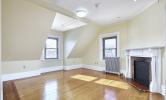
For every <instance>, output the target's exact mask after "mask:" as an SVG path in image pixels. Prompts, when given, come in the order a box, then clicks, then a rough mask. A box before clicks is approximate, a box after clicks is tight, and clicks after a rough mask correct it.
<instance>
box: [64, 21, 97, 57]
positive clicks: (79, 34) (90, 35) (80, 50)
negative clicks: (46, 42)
mask: <svg viewBox="0 0 166 100" xmlns="http://www.w3.org/2000/svg"><path fill="white" fill-rule="evenodd" d="M98 29H99V27H98V26H96V25H95V24H88V25H86V26H83V27H80V28H77V29H74V30H70V31H66V32H65V33H64V36H65V42H64V43H65V45H64V49H65V53H66V54H65V57H66V58H79V57H82V56H83V55H84V53H85V51H86V49H87V47H88V46H89V45H90V43H91V42H92V41H93V40H94V39H95V38H96V36H97V31H98Z"/></svg>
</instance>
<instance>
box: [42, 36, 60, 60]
mask: <svg viewBox="0 0 166 100" xmlns="http://www.w3.org/2000/svg"><path fill="white" fill-rule="evenodd" d="M47 39H53V40H56V41H57V42H56V44H57V48H47V46H46V43H45V48H44V59H59V39H58V38H56V37H48V38H47ZM48 49H57V50H56V53H57V57H56V58H47V53H46V52H47V50H48Z"/></svg>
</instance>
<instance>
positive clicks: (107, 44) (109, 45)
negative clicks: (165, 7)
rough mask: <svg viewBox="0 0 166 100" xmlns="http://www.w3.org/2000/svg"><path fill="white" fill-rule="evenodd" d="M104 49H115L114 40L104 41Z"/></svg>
mask: <svg viewBox="0 0 166 100" xmlns="http://www.w3.org/2000/svg"><path fill="white" fill-rule="evenodd" d="M105 48H116V38H113V39H106V40H105Z"/></svg>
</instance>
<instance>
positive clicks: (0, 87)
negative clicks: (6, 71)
mask: <svg viewBox="0 0 166 100" xmlns="http://www.w3.org/2000/svg"><path fill="white" fill-rule="evenodd" d="M1 7H2V6H1V0H0V100H3V86H2V80H1V79H2V78H1V76H2V69H1V66H2V64H1V60H2V59H1V32H2V30H1V27H2V25H1Z"/></svg>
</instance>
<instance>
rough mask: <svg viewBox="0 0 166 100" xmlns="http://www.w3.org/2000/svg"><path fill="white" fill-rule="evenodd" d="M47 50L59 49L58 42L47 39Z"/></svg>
mask: <svg viewBox="0 0 166 100" xmlns="http://www.w3.org/2000/svg"><path fill="white" fill-rule="evenodd" d="M46 48H57V40H56V39H47V40H46Z"/></svg>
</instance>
